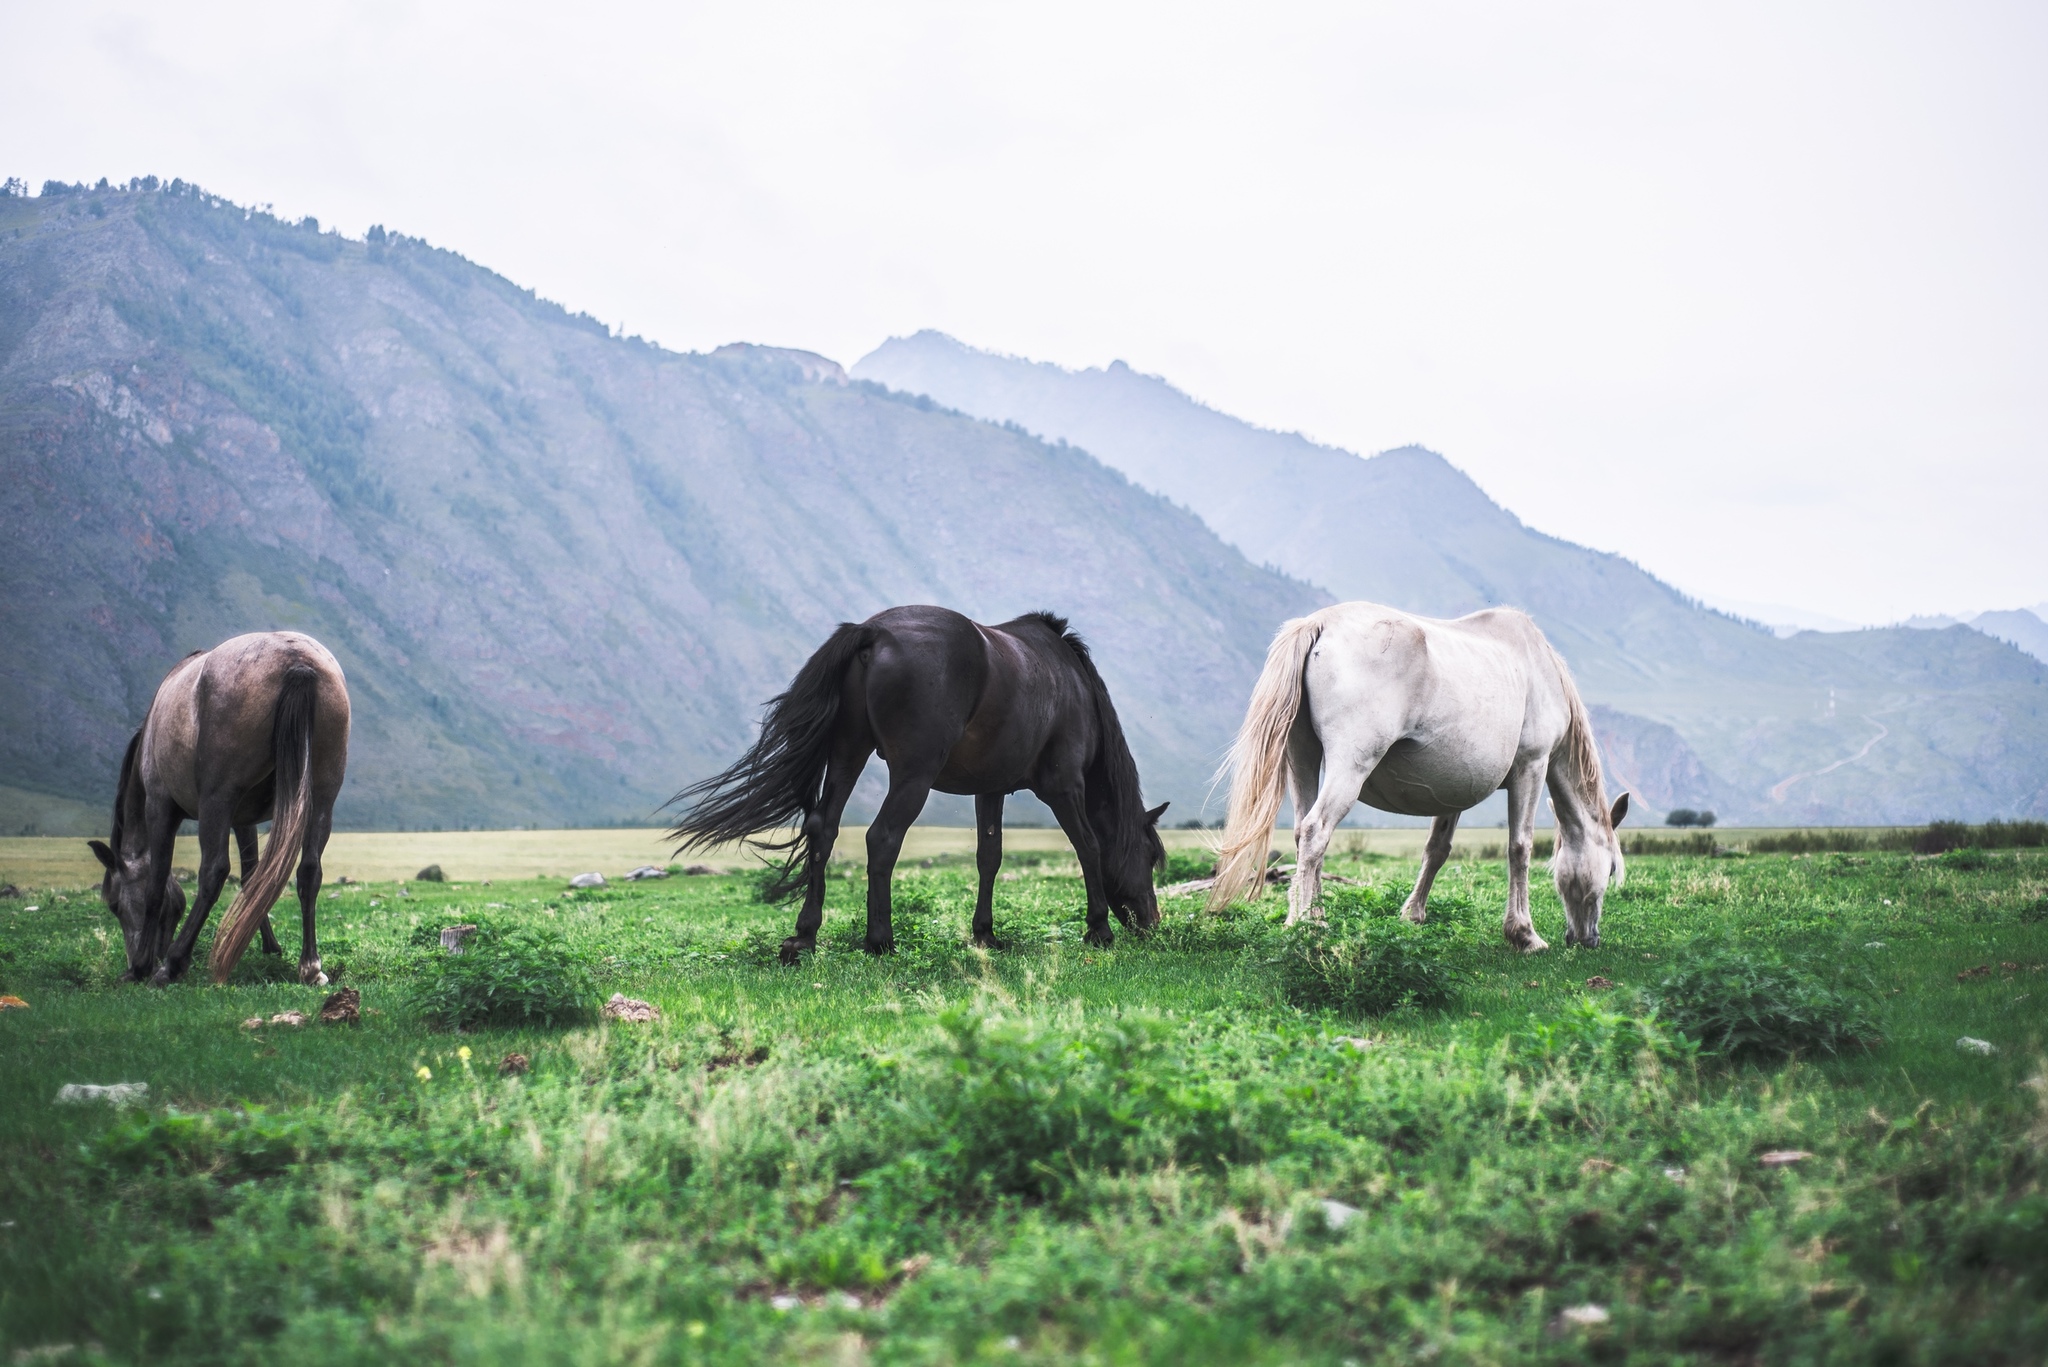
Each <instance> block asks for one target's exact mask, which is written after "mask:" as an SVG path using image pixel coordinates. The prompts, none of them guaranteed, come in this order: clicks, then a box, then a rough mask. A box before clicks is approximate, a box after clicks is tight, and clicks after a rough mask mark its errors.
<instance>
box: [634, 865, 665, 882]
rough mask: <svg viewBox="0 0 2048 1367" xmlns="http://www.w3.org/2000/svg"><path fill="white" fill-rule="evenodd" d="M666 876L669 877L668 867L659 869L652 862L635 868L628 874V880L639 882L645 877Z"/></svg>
mask: <svg viewBox="0 0 2048 1367" xmlns="http://www.w3.org/2000/svg"><path fill="white" fill-rule="evenodd" d="M666 877H668V870H667V869H657V868H656V867H654V865H652V864H642V865H641V866H640V867H639V868H637V869H635V870H633V871H632V872H631V873H629V874H627V875H626V881H627V882H629V883H637V882H639V881H641V880H642V879H644V878H666Z"/></svg>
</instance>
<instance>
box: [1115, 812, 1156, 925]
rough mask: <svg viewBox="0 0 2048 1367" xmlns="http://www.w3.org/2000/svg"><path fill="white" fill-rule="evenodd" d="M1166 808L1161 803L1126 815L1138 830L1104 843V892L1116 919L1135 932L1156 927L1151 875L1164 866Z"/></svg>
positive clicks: (1154, 898)
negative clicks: (1161, 825) (1161, 826)
mask: <svg viewBox="0 0 2048 1367" xmlns="http://www.w3.org/2000/svg"><path fill="white" fill-rule="evenodd" d="M1132 805H1133V806H1136V804H1135V803H1133V804H1132ZM1167 805H1168V804H1166V803H1164V802H1162V803H1160V804H1159V805H1158V806H1157V807H1154V808H1153V809H1152V810H1151V811H1149V812H1138V813H1136V814H1134V815H1132V816H1127V817H1126V818H1125V819H1126V820H1131V821H1133V822H1134V823H1135V825H1136V826H1137V829H1136V830H1135V831H1130V832H1123V833H1122V834H1123V836H1124V838H1123V839H1111V840H1108V841H1105V842H1104V849H1103V856H1104V857H1103V861H1102V864H1103V868H1102V875H1103V882H1104V884H1105V885H1106V886H1105V887H1104V888H1103V893H1104V895H1105V896H1106V897H1107V898H1108V899H1109V909H1110V910H1111V911H1113V912H1115V913H1116V918H1117V919H1118V920H1119V921H1122V922H1123V923H1124V924H1125V925H1127V926H1130V927H1131V928H1132V929H1134V930H1150V929H1152V928H1153V927H1154V926H1156V925H1158V924H1159V895H1158V894H1157V893H1156V892H1154V891H1153V890H1152V872H1153V870H1155V869H1157V868H1160V867H1161V866H1162V865H1164V864H1165V863H1166V842H1165V841H1163V840H1161V839H1160V838H1159V818H1160V817H1161V816H1163V815H1165V813H1166V808H1167Z"/></svg>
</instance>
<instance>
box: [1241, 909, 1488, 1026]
mask: <svg viewBox="0 0 2048 1367" xmlns="http://www.w3.org/2000/svg"><path fill="white" fill-rule="evenodd" d="M1457 984H1458V972H1457V970H1456V969H1455V968H1453V967H1452V966H1451V964H1450V961H1449V960H1448V958H1447V957H1446V956H1445V953H1444V936H1443V934H1442V932H1441V929H1440V928H1439V927H1435V926H1418V925H1411V924H1410V923H1408V922H1407V921H1404V920H1402V919H1401V918H1400V917H1398V916H1378V917H1373V918H1371V919H1369V920H1364V921H1360V922H1357V923H1355V924H1353V925H1351V926H1345V927H1342V928H1331V927H1325V926H1321V925H1317V924H1315V923H1313V922H1306V921H1305V922H1302V923H1301V924H1300V925H1297V926H1296V927H1295V928H1294V929H1293V930H1292V931H1290V932H1289V933H1288V936H1287V943H1286V946H1285V947H1284V948H1283V949H1282V951H1281V955H1280V986H1281V990H1282V991H1283V992H1285V993H1286V995H1287V999H1288V1000H1289V1001H1291V1002H1293V1003H1294V1004H1295V1005H1296V1006H1300V1007H1305V1008H1308V1009H1310V1010H1315V1009H1319V1008H1327V1009H1330V1010H1335V1011H1340V1012H1343V1013H1345V1014H1347V1015H1360V1016H1380V1015H1385V1014H1386V1013H1387V1012H1389V1011H1396V1010H1399V1009H1400V1008H1401V1007H1404V1006H1418V1007H1422V1008H1424V1009H1426V1010H1427V1009H1435V1008H1439V1007H1443V1006H1447V1005H1449V1004H1450V1000H1451V995H1452V993H1453V992H1454V991H1455V990H1456V988H1457Z"/></svg>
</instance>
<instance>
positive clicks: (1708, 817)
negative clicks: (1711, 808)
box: [1664, 807, 1719, 826]
mask: <svg viewBox="0 0 2048 1367" xmlns="http://www.w3.org/2000/svg"><path fill="white" fill-rule="evenodd" d="M1717 820H1719V818H1718V817H1716V816H1715V815H1714V814H1713V813H1712V812H1697V811H1694V810H1693V809H1692V808H1690V807H1673V808H1672V809H1671V810H1670V811H1669V812H1668V813H1666V814H1665V817H1664V824H1665V825H1667V826H1711V825H1713V824H1714V822H1715V821H1717Z"/></svg>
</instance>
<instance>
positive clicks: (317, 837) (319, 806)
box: [299, 793, 334, 987]
mask: <svg viewBox="0 0 2048 1367" xmlns="http://www.w3.org/2000/svg"><path fill="white" fill-rule="evenodd" d="M325 796H326V800H325V801H319V800H314V801H312V802H311V804H310V805H311V810H310V811H308V812H307V813H306V839H305V843H304V844H302V845H301V846H300V847H299V981H300V982H302V983H305V984H306V985H307V986H308V987H325V986H327V974H326V973H325V972H323V971H322V970H321V967H320V940H319V936H318V935H316V934H315V933H314V930H313V911H314V908H315V906H316V905H317V904H318V903H319V901H320V856H321V855H323V854H325V853H326V851H327V837H328V836H329V835H330V834H332V833H333V830H334V795H333V794H332V793H329V794H326V795H325ZM315 797H316V799H317V797H318V795H317V794H316V795H315Z"/></svg>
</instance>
